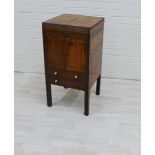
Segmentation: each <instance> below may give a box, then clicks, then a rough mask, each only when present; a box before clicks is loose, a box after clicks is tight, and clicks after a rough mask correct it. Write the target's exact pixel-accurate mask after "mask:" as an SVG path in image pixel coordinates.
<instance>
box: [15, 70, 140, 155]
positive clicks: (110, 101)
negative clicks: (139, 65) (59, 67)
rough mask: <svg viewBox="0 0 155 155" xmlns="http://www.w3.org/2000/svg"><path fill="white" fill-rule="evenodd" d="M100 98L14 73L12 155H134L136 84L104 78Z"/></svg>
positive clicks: (137, 126) (41, 77)
mask: <svg viewBox="0 0 155 155" xmlns="http://www.w3.org/2000/svg"><path fill="white" fill-rule="evenodd" d="M101 84H102V85H101V94H100V96H96V95H95V86H94V87H93V88H92V90H91V95H90V115H89V116H84V115H83V110H84V109H83V108H84V92H83V91H79V90H74V89H64V88H63V87H58V86H52V93H53V107H51V108H50V107H47V106H46V94H45V93H46V92H45V79H44V75H43V74H30V73H15V155H140V132H141V131H140V81H132V80H131V81H130V80H119V79H106V78H102V81H101Z"/></svg>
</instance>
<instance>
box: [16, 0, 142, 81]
mask: <svg viewBox="0 0 155 155" xmlns="http://www.w3.org/2000/svg"><path fill="white" fill-rule="evenodd" d="M62 13H72V14H74V13H75V14H82V15H92V16H102V17H105V28H104V45H103V66H102V77H111V78H123V79H137V80H139V79H140V31H141V30H140V28H141V26H140V0H24V1H22V0H15V71H20V72H33V73H43V72H44V62H43V46H42V32H41V31H42V27H41V22H42V21H45V20H47V19H49V18H52V17H54V16H57V15H59V14H62Z"/></svg>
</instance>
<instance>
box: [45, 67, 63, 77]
mask: <svg viewBox="0 0 155 155" xmlns="http://www.w3.org/2000/svg"><path fill="white" fill-rule="evenodd" d="M48 72H49V75H50V76H51V77H52V78H63V74H64V71H63V70H60V69H56V68H50V69H49V71H48Z"/></svg>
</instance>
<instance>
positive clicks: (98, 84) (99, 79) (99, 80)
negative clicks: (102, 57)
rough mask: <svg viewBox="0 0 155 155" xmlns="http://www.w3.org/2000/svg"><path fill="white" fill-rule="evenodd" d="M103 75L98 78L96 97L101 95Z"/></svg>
mask: <svg viewBox="0 0 155 155" xmlns="http://www.w3.org/2000/svg"><path fill="white" fill-rule="evenodd" d="M100 86H101V75H100V76H99V77H98V78H97V83H96V95H100Z"/></svg>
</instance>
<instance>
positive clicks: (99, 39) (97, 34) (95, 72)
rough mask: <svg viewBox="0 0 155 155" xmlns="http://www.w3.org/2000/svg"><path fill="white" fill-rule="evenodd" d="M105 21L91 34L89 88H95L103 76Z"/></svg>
mask: <svg viewBox="0 0 155 155" xmlns="http://www.w3.org/2000/svg"><path fill="white" fill-rule="evenodd" d="M103 27H104V21H102V22H100V23H99V24H98V25H96V26H95V27H94V28H93V29H92V30H91V32H90V43H89V88H91V87H92V86H93V84H94V83H95V82H96V80H97V78H98V77H99V75H100V74H101V66H102V46H103Z"/></svg>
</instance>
